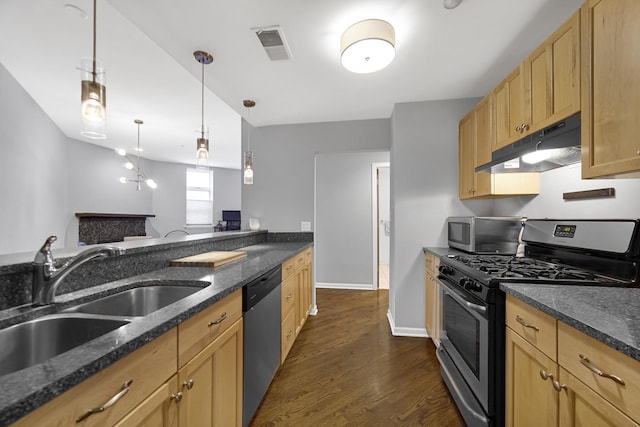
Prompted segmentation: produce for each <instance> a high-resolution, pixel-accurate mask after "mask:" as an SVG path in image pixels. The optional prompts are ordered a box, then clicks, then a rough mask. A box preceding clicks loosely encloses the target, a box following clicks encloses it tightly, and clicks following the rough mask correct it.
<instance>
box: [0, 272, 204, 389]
mask: <svg viewBox="0 0 640 427" xmlns="http://www.w3.org/2000/svg"><path fill="white" fill-rule="evenodd" d="M209 284H210V283H209V282H203V281H180V280H162V281H159V280H155V281H145V282H138V283H134V284H133V285H132V286H134V287H133V288H130V289H127V290H123V291H121V292H118V293H116V294H113V295H109V296H106V297H103V298H100V299H96V300H94V301H90V302H87V303H83V304H79V305H76V306H72V307H70V308H67V309H65V310H62V311H60V312H59V313H57V314H51V315H46V316H42V317H39V318H36V319H33V320H29V321H25V322H23V323H19V324H17V325H14V326H10V327H8V328H6V329H2V330H0V343H2V345H0V377H1V376H3V375H7V374H10V373H12V372H16V371H19V370H21V369H25V368H28V367H31V366H34V365H37V364H39V363H42V362H45V361H47V360H48V359H51V358H53V357H55V356H57V355H59V354H62V353H64V352H66V351H68V350H71V349H73V348H76V347H78V346H80V345H82V344H85V343H87V342H89V341H91V340H93V339H95V338H98V337H100V336H101V335H104V334H106V333H108V332H111V331H113V330H115V329H118V328H119V327H121V326H124V325H127V324H129V323H130V322H132V321H134V320H135V319H137V318H140V317H143V316H146V315H148V314H150V313H153V312H154V311H157V310H159V309H161V308H164V307H166V306H168V305H170V304H172V303H174V302H177V301H179V300H181V299H183V298H186V297H187V296H189V295H191V294H193V293H195V292H197V291H200V290H202V289H203V288H204V287H206V286H208V285H209Z"/></svg>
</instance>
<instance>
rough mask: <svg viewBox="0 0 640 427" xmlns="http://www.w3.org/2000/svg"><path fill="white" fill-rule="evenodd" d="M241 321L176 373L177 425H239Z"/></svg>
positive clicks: (241, 348) (240, 400)
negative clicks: (180, 398) (178, 393)
mask: <svg viewBox="0 0 640 427" xmlns="http://www.w3.org/2000/svg"><path fill="white" fill-rule="evenodd" d="M242 322H243V321H242V319H240V320H238V321H236V322H235V323H234V324H233V325H231V326H230V327H229V328H228V329H227V330H226V331H225V332H223V333H222V334H221V335H220V336H219V337H218V338H216V340H215V341H213V342H212V343H211V344H209V345H208V346H207V347H206V348H205V349H204V350H202V351H201V352H200V353H198V354H197V355H196V356H195V357H194V358H193V359H191V360H190V361H189V362H188V363H187V364H186V365H185V366H184V367H183V368H182V369H180V371H178V382H179V384H180V387H181V391H182V393H183V398H182V401H181V402H180V403H179V405H178V415H179V418H180V425H181V426H189V427H192V426H196V427H199V426H207V427H212V426H219V427H227V426H240V425H241V424H242V366H243V365H242V358H243V353H242V351H243V343H242Z"/></svg>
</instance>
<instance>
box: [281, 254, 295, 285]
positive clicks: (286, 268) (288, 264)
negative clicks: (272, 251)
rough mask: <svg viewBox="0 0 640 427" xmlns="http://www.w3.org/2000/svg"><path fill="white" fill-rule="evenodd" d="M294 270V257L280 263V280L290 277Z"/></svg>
mask: <svg viewBox="0 0 640 427" xmlns="http://www.w3.org/2000/svg"><path fill="white" fill-rule="evenodd" d="M295 270H296V257H295V256H294V257H291V258H289V259H288V260H286V261H285V262H283V263H282V280H283V281H284V279H286V278H287V277H289V276H291V275H292V274H293V272H294V271H295Z"/></svg>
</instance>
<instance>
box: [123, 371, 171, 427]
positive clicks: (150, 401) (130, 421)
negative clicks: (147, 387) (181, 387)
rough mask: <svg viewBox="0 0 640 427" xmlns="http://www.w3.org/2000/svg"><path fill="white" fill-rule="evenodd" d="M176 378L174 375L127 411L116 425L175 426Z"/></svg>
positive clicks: (141, 426)
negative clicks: (131, 409)
mask: <svg viewBox="0 0 640 427" xmlns="http://www.w3.org/2000/svg"><path fill="white" fill-rule="evenodd" d="M177 389H178V379H177V376H176V375H174V376H173V377H171V379H169V381H167V382H166V383H164V384H163V385H161V386H160V388H158V389H157V390H156V391H155V392H153V394H152V395H151V396H149V397H147V398H146V399H145V400H144V401H143V402H142V403H141V404H139V405H138V406H136V408H135V409H134V410H133V411H131V412H129V414H127V416H125V417H124V418H123V419H122V420H120V422H118V423H117V424H116V425H115V426H116V427H159V426H162V427H177V426H178V401H180V399H181V396H180V395H179V394H176V393H174V392H175V390H177Z"/></svg>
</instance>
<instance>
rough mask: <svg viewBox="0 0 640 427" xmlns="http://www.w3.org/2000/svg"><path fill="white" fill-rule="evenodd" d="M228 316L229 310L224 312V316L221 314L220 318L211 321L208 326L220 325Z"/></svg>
mask: <svg viewBox="0 0 640 427" xmlns="http://www.w3.org/2000/svg"><path fill="white" fill-rule="evenodd" d="M226 318H227V312H226V311H225V312H224V313H222V316H220V318H219V319H218V320H214V321H213V322H209V325H208V326H213V325H219V324H220V323H222V322H224V321H225V320H226Z"/></svg>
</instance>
